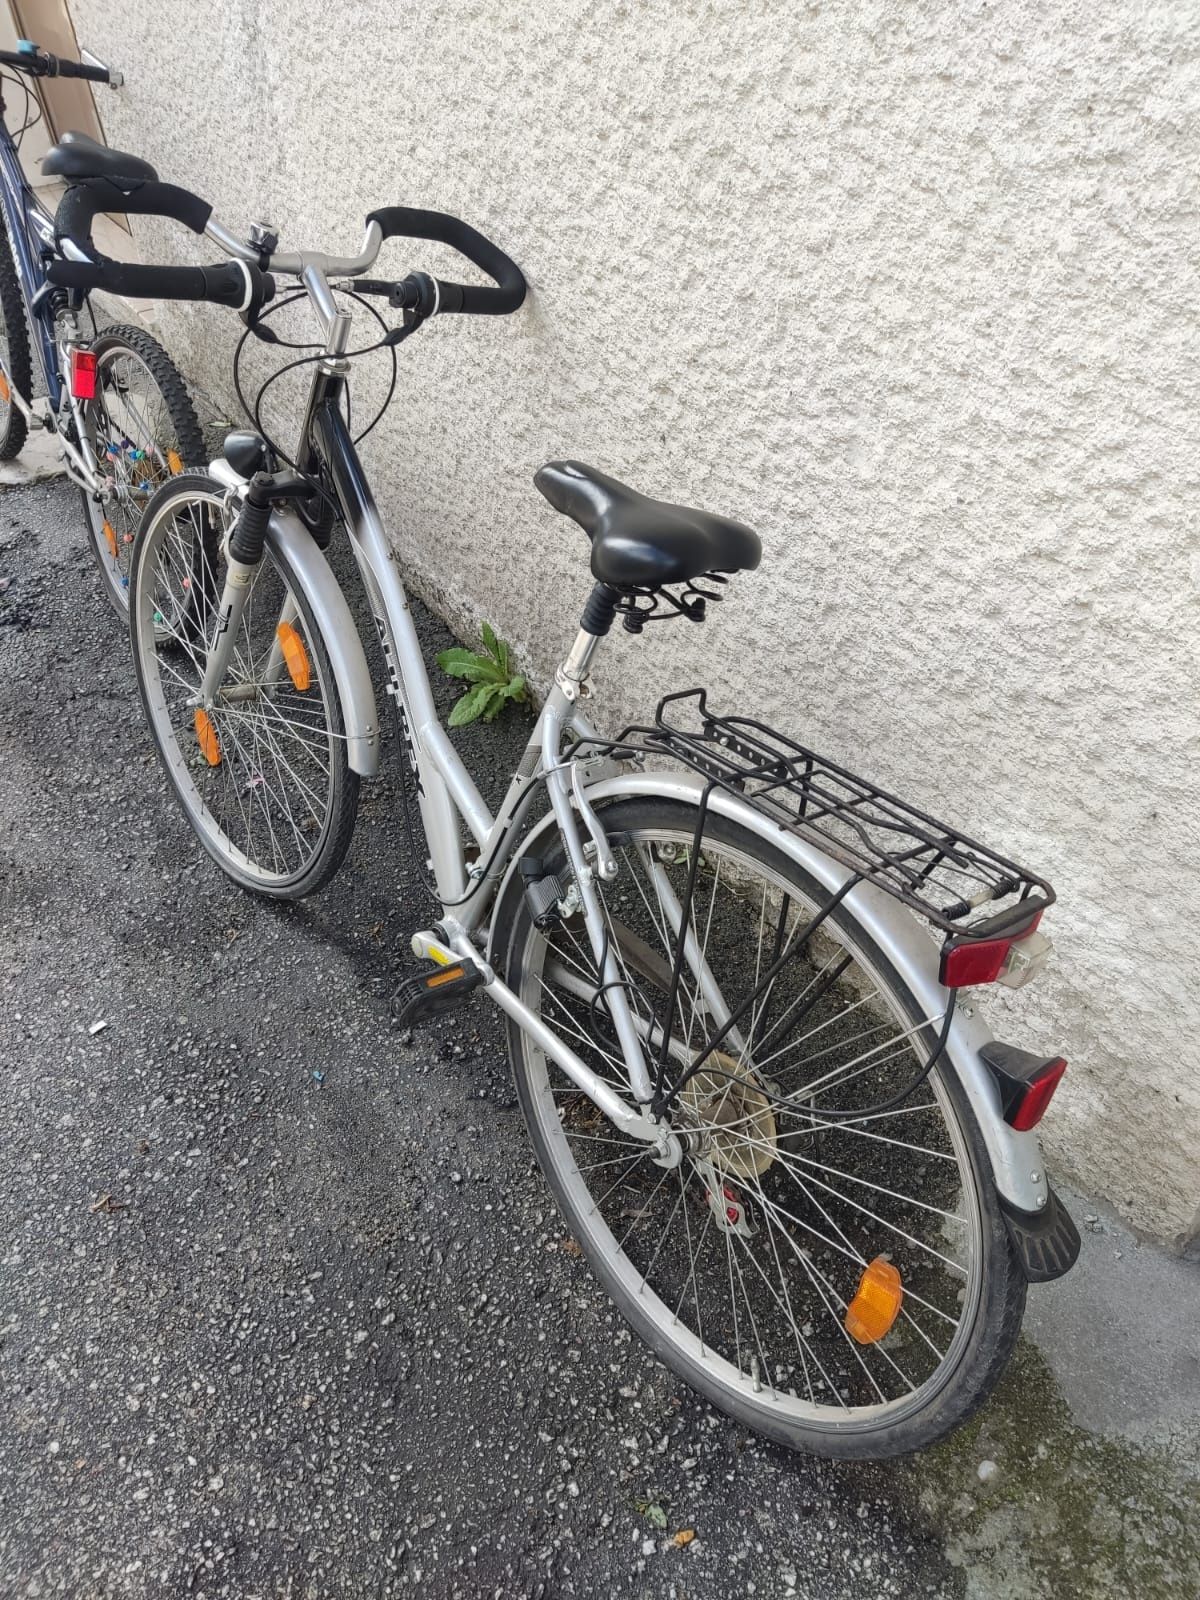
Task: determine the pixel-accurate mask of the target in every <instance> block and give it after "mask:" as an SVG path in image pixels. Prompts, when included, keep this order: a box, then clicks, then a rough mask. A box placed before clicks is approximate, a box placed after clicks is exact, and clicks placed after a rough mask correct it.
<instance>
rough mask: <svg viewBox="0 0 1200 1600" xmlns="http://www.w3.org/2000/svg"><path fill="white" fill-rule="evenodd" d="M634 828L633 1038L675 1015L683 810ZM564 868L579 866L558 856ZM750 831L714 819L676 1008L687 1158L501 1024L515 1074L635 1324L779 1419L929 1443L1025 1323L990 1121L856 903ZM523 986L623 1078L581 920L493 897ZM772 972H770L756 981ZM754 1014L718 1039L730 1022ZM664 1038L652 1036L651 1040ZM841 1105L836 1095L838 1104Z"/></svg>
mask: <svg viewBox="0 0 1200 1600" xmlns="http://www.w3.org/2000/svg"><path fill="white" fill-rule="evenodd" d="M604 822H605V827H606V830H607V831H608V833H609V836H610V838H616V839H620V840H621V841H622V843H621V846H620V848H619V850H618V851H617V855H618V859H619V862H620V871H619V873H618V875H617V877H616V879H615V880H614V881H613V882H612V883H609V884H605V885H603V886H601V885H600V883H599V881H597V885H596V887H597V889H598V890H599V889H601V887H602V893H603V903H604V910H605V916H606V918H607V924H608V933H609V941H610V948H611V949H612V950H613V951H614V952H617V953H619V957H620V964H621V967H622V978H623V979H624V981H625V985H626V988H627V992H628V994H629V996H630V1000H631V1004H632V1006H633V1009H634V1012H635V1016H636V1018H637V1019H638V1022H637V1025H638V1028H639V1031H640V1032H641V1033H642V1037H643V1039H649V1040H651V1041H652V1042H658V1041H661V1037H662V1030H663V1026H664V1024H665V1022H666V1019H667V1016H668V1014H669V994H670V974H671V967H672V957H673V954H674V950H675V942H676V941H675V930H676V929H677V928H678V926H679V921H680V918H681V915H682V913H681V904H682V903H683V902H684V901H685V886H686V882H687V877H688V871H689V866H690V862H691V855H692V847H693V837H694V830H695V825H696V812H695V810H694V808H692V807H690V806H686V805H683V804H680V803H678V802H674V801H666V800H658V799H653V798H645V799H630V800H624V801H620V802H617V803H614V804H613V805H611V806H610V807H608V808H606V810H605V812H604ZM555 870H562V863H561V861H560V862H558V863H557V864H555ZM827 899H828V896H827V894H826V893H824V891H822V889H821V888H820V886H819V885H818V884H816V883H815V882H814V881H813V880H812V879H810V878H809V877H807V875H806V874H805V873H804V872H803V871H802V870H801V869H800V868H798V866H797V865H796V863H795V862H793V861H792V860H790V859H789V858H788V857H787V856H785V855H784V854H782V853H781V852H779V851H777V850H776V849H774V848H773V847H772V846H771V845H769V844H767V843H765V842H764V841H763V840H761V839H760V838H759V837H758V836H757V835H756V834H754V833H752V832H750V831H749V830H747V829H746V828H744V827H742V826H740V825H738V824H737V823H734V822H731V821H728V820H726V819H724V818H721V817H718V816H715V815H710V816H709V818H708V819H707V821H706V824H705V831H704V834H703V839H702V847H701V851H700V857H699V862H698V865H697V872H696V883H695V892H694V896H693V900H692V904H691V910H690V916H689V918H688V924H689V928H690V932H691V939H690V941H689V943H690V944H691V947H692V949H691V953H689V954H688V956H687V960H686V961H685V963H684V965H683V968H682V978H681V984H680V987H679V990H678V993H677V996H676V1002H675V1006H674V1008H673V1014H672V1028H671V1038H672V1041H673V1042H672V1044H671V1046H670V1049H669V1066H670V1069H671V1073H672V1076H673V1078H674V1079H675V1080H678V1079H679V1078H680V1077H682V1076H683V1075H684V1074H685V1073H687V1072H688V1071H689V1069H691V1068H693V1067H694V1068H695V1070H694V1073H693V1075H692V1076H691V1078H690V1079H689V1080H688V1081H687V1082H686V1083H684V1084H683V1086H682V1087H681V1088H680V1090H679V1093H678V1095H677V1097H676V1099H675V1101H674V1105H673V1109H672V1111H671V1113H670V1119H671V1124H672V1126H673V1127H674V1129H675V1130H676V1131H677V1132H678V1133H680V1134H681V1136H682V1138H683V1142H684V1144H685V1146H686V1153H685V1155H684V1157H683V1160H682V1163H681V1164H680V1165H679V1166H677V1167H675V1168H663V1167H660V1166H658V1165H656V1164H655V1162H654V1160H653V1157H654V1154H655V1152H654V1150H653V1149H651V1148H649V1147H647V1146H646V1145H644V1144H641V1143H639V1142H638V1141H636V1140H634V1139H632V1138H629V1137H627V1136H626V1135H625V1134H623V1133H621V1132H620V1131H618V1130H617V1129H616V1128H615V1127H614V1126H613V1125H612V1124H611V1123H609V1122H608V1121H607V1120H606V1119H605V1118H604V1117H603V1116H602V1115H601V1114H600V1112H599V1111H598V1110H597V1109H596V1107H595V1106H594V1104H593V1103H592V1102H591V1101H590V1100H589V1099H587V1098H586V1097H585V1096H584V1095H583V1094H581V1093H580V1092H579V1091H578V1090H577V1089H576V1088H575V1087H574V1085H573V1084H572V1083H571V1082H570V1080H569V1079H567V1078H566V1076H565V1075H564V1074H563V1073H562V1072H561V1070H560V1069H559V1068H558V1067H557V1066H555V1065H554V1064H553V1063H552V1062H551V1061H549V1060H548V1058H547V1057H546V1055H545V1054H544V1052H543V1051H541V1050H540V1049H539V1048H538V1047H537V1045H536V1044H535V1043H534V1042H533V1041H532V1040H531V1039H530V1038H529V1037H528V1035H526V1034H525V1033H523V1032H522V1031H521V1029H520V1028H519V1027H518V1026H517V1025H516V1023H515V1022H510V1024H509V1049H510V1054H511V1058H512V1064H513V1071H514V1074H515V1078H516V1087H517V1093H518V1096H519V1099H520V1102H521V1106H522V1109H523V1111H524V1114H525V1118H526V1121H527V1123H528V1125H529V1131H530V1134H531V1136H532V1139H533V1144H534V1149H535V1151H536V1154H537V1158H538V1161H539V1163H540V1164H541V1166H542V1168H543V1170H544V1172H545V1173H546V1176H547V1179H548V1180H549V1183H550V1186H551V1188H552V1190H553V1191H554V1194H555V1197H556V1198H557V1200H558V1203H559V1205H560V1207H561V1208H562V1211H563V1214H564V1216H565V1218H566V1221H567V1225H568V1227H569V1228H570V1230H571V1232H572V1234H573V1235H574V1237H575V1238H576V1240H577V1241H578V1243H579V1244H580V1245H581V1246H582V1248H583V1251H584V1253H585V1254H586V1256H587V1258H588V1261H589V1262H590V1264H591V1266H592V1268H593V1270H594V1271H595V1273H596V1275H597V1277H598V1278H599V1279H600V1281H601V1283H602V1284H603V1286H604V1288H605V1289H606V1290H607V1292H608V1294H609V1295H610V1296H611V1298H612V1299H613V1301H614V1302H615V1303H616V1305H617V1306H618V1307H619V1309H620V1310H621V1311H622V1313H623V1314H624V1315H625V1317H626V1318H627V1319H628V1320H629V1322H630V1323H631V1324H632V1325H633V1327H634V1329H635V1331H636V1332H637V1333H638V1334H639V1335H640V1336H641V1338H642V1339H643V1340H644V1341H645V1342H646V1343H647V1344H648V1345H649V1346H650V1348H651V1349H652V1350H654V1351H655V1352H656V1353H657V1354H658V1355H659V1356H660V1357H661V1358H662V1360H664V1361H665V1362H666V1363H667V1364H668V1365H669V1366H670V1367H671V1368H673V1369H674V1371H675V1372H677V1373H678V1374H679V1375H680V1376H681V1377H682V1378H684V1379H685V1380H686V1381H687V1382H688V1383H689V1384H691V1385H692V1386H693V1387H694V1388H695V1389H698V1390H699V1391H700V1392H701V1393H702V1394H704V1395H706V1396H707V1397H708V1398H709V1399H710V1400H711V1401H712V1402H713V1403H714V1404H716V1405H717V1406H719V1407H720V1408H721V1409H722V1410H724V1411H726V1412H728V1413H729V1414H730V1415H731V1416H733V1417H735V1418H737V1419H738V1420H739V1421H740V1422H742V1423H744V1424H745V1425H747V1426H749V1427H751V1428H754V1429H755V1430H757V1431H758V1432H760V1433H763V1434H765V1435H767V1436H769V1437H770V1438H773V1439H775V1440H778V1441H779V1442H781V1443H783V1444H786V1445H790V1446H792V1447H794V1448H797V1449H804V1450H808V1451H812V1452H815V1453H818V1454H822V1455H828V1456H842V1457H885V1456H893V1455H898V1454H902V1453H904V1452H907V1451H910V1450H915V1449H919V1448H921V1447H923V1446H925V1445H928V1444H930V1443H932V1442H933V1441H934V1440H936V1439H938V1438H940V1437H941V1436H942V1435H944V1434H945V1433H947V1432H949V1431H950V1430H951V1429H952V1428H954V1427H956V1426H957V1425H958V1424H959V1423H961V1422H962V1421H963V1420H964V1419H965V1418H966V1417H968V1416H969V1415H970V1414H971V1412H972V1411H974V1409H975V1408H976V1407H977V1406H978V1405H979V1404H980V1403H981V1402H982V1400H983V1399H984V1398H985V1396H986V1395H987V1394H988V1392H989V1391H990V1390H991V1388H992V1386H993V1385H994V1383H995V1382H996V1380H997V1378H998V1377H999V1375H1000V1372H1001V1371H1002V1369H1003V1366H1004V1363H1005V1361H1006V1360H1007V1358H1008V1356H1009V1354H1010V1352H1011V1350H1012V1347H1013V1345H1014V1343H1015V1340H1016V1337H1017V1332H1018V1329H1019V1326H1020V1319H1021V1313H1022V1310H1023V1307H1024V1300H1025V1283H1024V1279H1023V1277H1022V1275H1021V1273H1020V1270H1019V1267H1018V1264H1017V1262H1016V1260H1015V1258H1014V1255H1013V1252H1012V1248H1011V1246H1010V1244H1009V1241H1008V1237H1007V1233H1006V1231H1005V1227H1004V1222H1003V1218H1002V1216H1001V1213H1000V1209H999V1205H998V1201H997V1198H996V1193H995V1189H994V1185H993V1182H992V1175H991V1170H990V1165H989V1161H988V1157H987V1154H986V1150H985V1146H984V1142H983V1138H982V1135H981V1132H980V1129H979V1127H978V1125H977V1123H976V1121H975V1117H974V1114H973V1112H972V1110H971V1107H970V1104H969V1102H968V1100H967V1097H966V1095H965V1094H964V1092H963V1090H962V1088H961V1086H960V1085H959V1083H958V1080H957V1078H956V1076H955V1074H954V1072H953V1070H952V1069H950V1068H949V1067H948V1066H943V1065H935V1066H934V1067H933V1070H932V1071H931V1072H930V1073H929V1075H928V1076H927V1077H926V1078H925V1079H924V1081H923V1082H922V1083H921V1084H920V1086H919V1087H918V1088H917V1089H916V1090H915V1092H914V1093H912V1094H910V1095H908V1096H907V1097H906V1098H905V1099H904V1100H903V1101H902V1103H900V1104H898V1105H894V1106H892V1107H891V1108H890V1109H889V1108H887V1107H888V1103H889V1101H891V1100H893V1099H894V1097H895V1096H896V1094H897V1091H898V1090H901V1089H903V1087H904V1086H905V1085H906V1084H909V1083H911V1082H912V1081H913V1079H914V1078H915V1077H916V1076H918V1075H919V1073H920V1069H921V1068H922V1066H925V1065H928V1063H929V1058H930V1054H931V1052H933V1051H934V1050H935V1049H936V1035H937V1031H938V1023H939V1021H940V1018H936V1017H927V1016H926V1015H924V1013H923V1012H922V1010H921V1007H920V1006H919V1004H918V1002H917V1000H916V998H915V996H914V995H913V994H912V992H911V991H910V990H909V989H908V988H907V987H906V986H905V984H904V982H903V981H902V979H901V978H900V976H899V974H898V972H897V971H896V969H895V968H894V967H893V966H892V964H891V963H890V962H889V960H888V955H887V951H886V950H883V949H881V948H880V947H879V946H878V945H877V944H876V943H875V942H874V941H873V940H872V939H871V937H870V936H869V935H868V934H867V933H866V932H865V930H864V929H863V928H862V927H861V926H860V925H859V924H858V923H857V922H856V920H855V917H854V915H853V912H852V910H851V909H849V907H848V906H847V905H846V903H844V902H843V903H842V904H841V905H840V906H839V907H838V908H837V909H836V911H835V912H834V913H833V914H832V915H831V916H829V918H828V919H827V920H826V921H825V922H824V923H823V924H822V925H821V927H820V929H819V930H818V931H817V932H815V933H813V934H812V935H811V936H810V937H805V933H806V930H807V928H808V925H809V922H810V920H811V919H812V917H813V916H814V915H815V913H816V911H817V910H818V909H819V908H820V907H821V906H822V905H823V904H824V903H825V901H826V900H827ZM502 916H504V918H505V923H504V925H502V926H499V927H498V928H497V935H498V944H497V948H498V949H499V950H500V951H507V972H508V981H509V983H510V985H511V986H512V987H513V988H515V989H516V991H517V992H518V994H519V995H520V996H521V998H522V999H523V1000H524V1001H525V1002H526V1004H527V1005H529V1006H530V1007H531V1008H532V1009H533V1010H534V1011H535V1012H536V1013H537V1014H538V1015H539V1016H540V1017H541V1018H542V1020H543V1021H544V1022H546V1023H548V1024H549V1025H550V1026H551V1027H553V1028H554V1029H555V1030H556V1031H557V1032H559V1033H560V1034H561V1035H562V1036H563V1037H564V1038H565V1039H566V1041H567V1042H568V1043H569V1044H571V1046H572V1047H573V1048H574V1049H575V1050H577V1051H578V1052H579V1053H580V1054H581V1055H582V1056H583V1057H584V1058H585V1060H586V1061H587V1062H588V1064H589V1066H591V1067H593V1068H594V1070H596V1071H597V1072H598V1073H599V1074H600V1075H601V1076H602V1077H603V1078H605V1079H606V1080H607V1081H609V1082H610V1083H612V1084H613V1086H614V1087H616V1088H617V1089H618V1090H619V1091H620V1092H622V1093H623V1094H624V1095H625V1096H626V1097H630V1091H629V1086H628V1082H627V1080H626V1073H625V1067H624V1063H623V1060H622V1058H621V1054H620V1050H619V1048H618V1046H617V1045H616V1042H615V1039H614V1037H613V1035H612V1033H611V1032H610V1030H609V1028H608V1027H607V1026H606V1014H605V1011H604V1006H603V996H602V994H601V993H599V992H598V985H599V980H598V978H597V976H596V963H595V961H594V959H593V957H592V954H591V950H590V947H589V944H588V940H587V937H586V933H585V931H584V930H583V929H582V927H581V926H580V925H578V923H579V919H578V918H575V919H569V920H567V921H566V922H564V923H561V924H559V925H558V926H557V927H555V928H554V929H552V930H551V931H549V932H542V931H540V930H539V929H538V928H536V927H535V926H534V924H533V922H532V920H531V918H530V915H529V912H528V909H527V907H526V906H525V904H524V903H523V902H522V903H520V904H516V905H512V904H510V906H509V907H508V909H507V912H505V913H502ZM777 965H778V972H777V975H776V976H775V977H774V979H773V980H771V981H770V982H769V983H768V982H767V975H768V974H769V973H770V972H771V971H772V969H773V968H775V967H776V966H777ZM739 1012H740V1013H742V1015H741V1021H740V1024H739V1025H738V1026H736V1027H735V1028H734V1030H733V1031H732V1032H731V1033H729V1034H728V1035H727V1037H726V1038H725V1039H724V1041H723V1042H722V1043H721V1045H720V1047H719V1049H717V1050H716V1051H714V1052H713V1053H711V1054H710V1055H708V1057H707V1059H702V1053H703V1050H704V1041H705V1040H707V1039H710V1038H712V1036H713V1035H714V1033H715V1032H716V1031H717V1027H718V1019H719V1018H720V1017H721V1016H722V1015H723V1017H724V1019H725V1020H727V1019H728V1018H729V1017H730V1016H732V1017H733V1018H735V1019H736V1018H737V1017H738V1015H739ZM651 1054H652V1055H655V1054H657V1052H656V1051H652V1052H651ZM839 1112H840V1113H843V1114H844V1115H840V1116H839V1115H836V1114H835V1113H839Z"/></svg>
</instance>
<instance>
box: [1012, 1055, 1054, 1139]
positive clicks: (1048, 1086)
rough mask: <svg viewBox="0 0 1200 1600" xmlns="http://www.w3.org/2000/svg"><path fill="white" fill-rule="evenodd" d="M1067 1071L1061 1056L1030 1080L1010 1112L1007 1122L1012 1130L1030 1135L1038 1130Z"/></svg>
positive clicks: (1048, 1063) (1049, 1062) (1047, 1064)
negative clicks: (1031, 1131)
mask: <svg viewBox="0 0 1200 1600" xmlns="http://www.w3.org/2000/svg"><path fill="white" fill-rule="evenodd" d="M1066 1070H1067V1063H1066V1062H1065V1061H1064V1060H1063V1058H1062V1057H1061V1056H1057V1057H1056V1058H1055V1059H1054V1060H1053V1061H1048V1062H1047V1063H1046V1065H1045V1066H1044V1067H1043V1068H1042V1070H1041V1071H1040V1072H1039V1073H1038V1074H1037V1075H1036V1077H1034V1078H1032V1079H1031V1080H1030V1083H1029V1086H1028V1088H1026V1089H1025V1090H1024V1091H1023V1092H1022V1093H1021V1094H1020V1096H1019V1097H1018V1099H1017V1100H1016V1102H1015V1103H1014V1105H1013V1107H1012V1109H1011V1110H1010V1111H1009V1113H1008V1115H1007V1117H1006V1119H1005V1120H1006V1121H1007V1122H1008V1125H1009V1127H1010V1128H1015V1129H1016V1130H1017V1132H1018V1133H1028V1132H1029V1130H1030V1128H1036V1127H1037V1125H1038V1123H1039V1122H1040V1121H1041V1120H1042V1118H1043V1116H1045V1114H1046V1107H1047V1106H1048V1105H1049V1104H1050V1102H1051V1100H1053V1098H1054V1091H1055V1090H1056V1089H1057V1088H1058V1086H1059V1084H1060V1083H1061V1082H1062V1075H1063V1073H1064V1072H1065V1071H1066Z"/></svg>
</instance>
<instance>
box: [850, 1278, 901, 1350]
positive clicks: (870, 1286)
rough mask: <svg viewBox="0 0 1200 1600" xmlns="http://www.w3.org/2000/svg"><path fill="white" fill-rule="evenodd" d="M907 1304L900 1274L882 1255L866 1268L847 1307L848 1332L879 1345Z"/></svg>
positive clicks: (856, 1338) (867, 1342) (861, 1342)
mask: <svg viewBox="0 0 1200 1600" xmlns="http://www.w3.org/2000/svg"><path fill="white" fill-rule="evenodd" d="M903 1303H904V1290H903V1289H902V1288H901V1287H900V1274H899V1273H898V1272H897V1271H896V1269H895V1267H894V1266H893V1265H892V1263H891V1262H890V1261H888V1260H886V1259H885V1257H883V1256H876V1257H875V1259H874V1261H871V1262H869V1263H868V1264H867V1266H865V1267H864V1268H863V1275H862V1277H861V1278H860V1279H859V1281H858V1292H857V1293H856V1294H855V1296H854V1299H853V1300H851V1302H850V1304H849V1305H848V1306H847V1307H846V1332H847V1333H848V1334H849V1335H850V1337H851V1338H852V1339H855V1340H857V1342H858V1343H859V1344H878V1343H879V1341H880V1339H882V1338H883V1336H884V1334H885V1333H887V1332H888V1331H889V1330H890V1328H891V1326H892V1324H893V1323H894V1322H895V1320H896V1318H897V1317H898V1316H899V1315H900V1307H901V1305H902V1304H903Z"/></svg>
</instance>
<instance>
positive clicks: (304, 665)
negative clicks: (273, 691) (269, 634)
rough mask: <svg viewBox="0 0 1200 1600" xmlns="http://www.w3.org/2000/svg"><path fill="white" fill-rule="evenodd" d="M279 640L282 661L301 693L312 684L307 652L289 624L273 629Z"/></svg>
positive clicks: (283, 623) (281, 624) (285, 623)
mask: <svg viewBox="0 0 1200 1600" xmlns="http://www.w3.org/2000/svg"><path fill="white" fill-rule="evenodd" d="M275 635H276V637H277V638H278V640H279V647H280V649H281V650H282V651H283V659H284V661H285V662H286V663H287V669H288V673H289V674H290V676H291V680H292V682H293V683H294V684H295V685H296V687H297V689H299V690H300V691H301V692H303V691H304V690H305V689H307V688H308V686H309V684H310V683H311V682H312V667H311V666H310V665H309V661H308V651H307V650H306V649H305V648H304V640H303V639H302V638H301V637H300V635H299V634H298V633H297V632H296V630H295V628H293V627H292V625H291V623H290V622H281V623H280V624H279V626H278V627H277V628H276V629H275Z"/></svg>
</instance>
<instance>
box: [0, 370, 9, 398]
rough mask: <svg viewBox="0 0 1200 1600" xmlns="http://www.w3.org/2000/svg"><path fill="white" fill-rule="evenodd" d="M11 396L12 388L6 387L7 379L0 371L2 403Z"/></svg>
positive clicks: (0, 396)
mask: <svg viewBox="0 0 1200 1600" xmlns="http://www.w3.org/2000/svg"><path fill="white" fill-rule="evenodd" d="M11 396H12V390H11V389H10V388H9V387H8V379H7V378H6V377H5V376H4V374H3V373H2V372H0V400H3V401H4V404H5V405H7V404H8V402H9V399H10V398H11Z"/></svg>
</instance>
